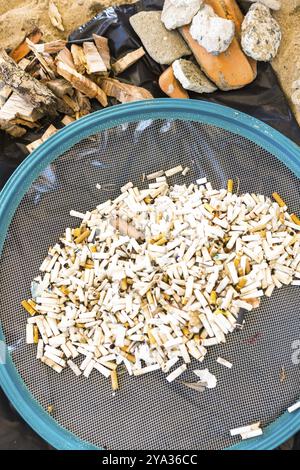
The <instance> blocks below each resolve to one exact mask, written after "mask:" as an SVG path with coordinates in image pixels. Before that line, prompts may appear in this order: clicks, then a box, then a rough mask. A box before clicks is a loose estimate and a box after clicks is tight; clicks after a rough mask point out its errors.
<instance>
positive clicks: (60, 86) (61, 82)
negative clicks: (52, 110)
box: [46, 78, 74, 98]
mask: <svg viewBox="0 0 300 470" xmlns="http://www.w3.org/2000/svg"><path fill="white" fill-rule="evenodd" d="M46 85H47V87H48V88H49V89H50V90H51V91H52V92H53V93H54V94H55V95H56V96H58V97H59V98H63V97H64V96H65V95H69V96H73V95H74V89H73V87H72V85H71V84H70V82H68V81H67V80H65V79H64V78H55V79H54V80H50V81H48V82H47V83H46Z"/></svg>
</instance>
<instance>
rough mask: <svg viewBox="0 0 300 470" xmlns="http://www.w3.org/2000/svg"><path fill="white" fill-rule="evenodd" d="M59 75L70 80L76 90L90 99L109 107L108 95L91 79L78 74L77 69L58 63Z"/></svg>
mask: <svg viewBox="0 0 300 470" xmlns="http://www.w3.org/2000/svg"><path fill="white" fill-rule="evenodd" d="M57 73H58V74H59V75H61V76H62V77H64V78H65V79H66V80H68V81H69V82H70V83H71V84H72V86H73V87H74V88H76V90H79V91H81V92H82V93H83V94H84V95H86V96H88V97H89V98H96V100H98V101H99V103H100V104H101V105H102V106H104V107H105V106H107V104H108V103H107V96H106V94H105V93H104V91H103V90H102V89H101V88H100V87H99V86H98V85H96V83H94V82H92V81H91V80H90V79H89V78H87V77H84V76H83V75H81V74H80V73H78V72H76V70H75V69H73V68H71V67H69V66H68V65H66V64H64V63H63V62H60V61H58V62H57Z"/></svg>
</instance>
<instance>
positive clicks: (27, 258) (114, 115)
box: [0, 99, 300, 450]
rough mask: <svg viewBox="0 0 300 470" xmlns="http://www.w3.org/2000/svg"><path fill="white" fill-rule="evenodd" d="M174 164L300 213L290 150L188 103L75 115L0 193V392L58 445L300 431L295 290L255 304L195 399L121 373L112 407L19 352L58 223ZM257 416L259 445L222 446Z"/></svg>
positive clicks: (107, 395) (96, 381)
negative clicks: (211, 381) (1, 357)
mask: <svg viewBox="0 0 300 470" xmlns="http://www.w3.org/2000/svg"><path fill="white" fill-rule="evenodd" d="M179 164H182V165H183V166H188V167H190V168H191V171H190V172H189V173H188V175H187V176H186V177H183V176H179V177H174V182H175V181H176V182H178V183H181V184H183V183H184V182H187V183H190V182H194V181H195V180H196V179H197V178H200V177H203V176H206V177H207V179H208V180H209V181H211V182H212V184H213V186H215V187H216V188H219V187H224V185H225V184H226V181H227V180H228V179H229V178H233V179H237V178H238V179H239V185H240V188H239V191H240V192H241V193H242V192H246V191H247V192H248V191H249V192H259V193H263V194H266V195H270V194H271V193H272V192H273V191H277V192H278V193H279V194H281V195H282V197H283V198H284V199H285V200H286V201H287V204H288V207H289V210H290V211H291V212H293V211H295V212H299V195H300V183H299V177H300V153H299V148H298V147H297V146H296V145H295V144H293V143H292V142H291V141H290V140H288V139H287V138H286V137H284V136H282V135H281V134H280V133H278V132H277V131H275V130H274V129H272V128H271V127H269V126H267V125H265V124H263V123H262V122H260V121H258V120H256V119H254V118H251V117H250V116H247V115H245V114H242V113H240V112H237V111H234V110H232V109H230V108H225V107H223V106H219V105H215V104H210V103H204V102H201V103H199V102H197V101H193V100H186V101H183V100H168V99H167V100H164V99H162V100H154V101H147V102H138V103H133V104H128V105H121V106H116V107H113V108H109V109H106V110H102V111H100V112H96V113H93V114H91V115H90V116H87V117H85V118H83V119H80V120H79V121H78V122H75V123H74V124H71V125H69V126H68V127H66V128H64V129H63V130H61V131H59V132H58V133H57V134H56V135H55V136H53V137H51V138H50V139H49V140H47V142H46V143H45V144H43V145H42V146H41V147H39V148H38V149H37V150H36V151H34V152H33V153H32V154H31V155H30V156H29V157H28V158H27V159H26V160H25V161H24V162H23V163H22V165H20V167H19V168H18V169H17V170H16V171H15V173H14V174H13V176H12V177H11V179H10V180H9V181H8V183H7V184H6V186H5V188H4V190H3V191H2V194H1V199H0V223H1V233H0V248H1V249H2V256H1V259H0V307H1V308H0V319H1V326H2V331H1V338H0V339H2V340H3V341H5V343H6V345H7V354H6V361H4V362H5V363H4V364H2V365H0V384H1V386H2V387H3V389H4V391H5V393H6V394H7V396H8V398H9V399H10V400H11V402H12V403H13V405H14V406H15V408H16V409H17V410H18V411H19V413H20V414H21V415H22V416H23V418H24V419H25V420H26V421H27V422H28V423H29V424H30V425H31V426H32V427H33V428H34V429H35V430H36V431H37V432H38V433H39V434H40V435H41V436H42V437H43V438H44V439H45V440H47V441H48V442H49V443H50V444H51V445H53V446H54V447H56V448H60V449H89V448H108V449H157V450H158V449H176V450H181V449H219V448H227V447H232V446H233V447H234V448H239V449H242V448H243V449H246V448H251V449H263V448H264V449H266V448H268V449H269V448H274V447H276V446H278V445H279V444H280V443H282V442H283V441H284V440H286V439H287V438H288V437H289V436H291V435H292V434H294V433H295V432H297V430H298V429H299V428H300V411H296V412H295V413H293V414H289V413H287V412H286V410H287V408H288V406H290V405H292V404H293V403H295V402H296V401H297V400H298V399H299V390H300V375H299V360H298V355H297V354H296V353H297V351H295V349H294V348H295V347H296V346H295V345H297V340H298V341H299V339H300V326H299V324H300V323H299V291H298V290H297V287H284V288H282V289H279V290H277V291H276V292H275V294H274V295H273V296H272V297H271V299H264V300H263V302H262V305H261V307H260V308H259V309H257V310H254V311H253V312H251V313H250V314H249V315H248V317H247V323H246V326H245V328H244V330H243V331H241V332H235V333H233V334H231V335H229V336H227V343H226V344H224V345H218V346H215V347H213V348H210V349H209V354H208V355H207V359H206V360H205V362H204V363H203V364H202V365H201V367H202V366H203V368H204V367H208V368H209V370H210V371H211V372H212V373H214V374H215V375H216V376H217V379H218V384H217V387H216V388H215V389H212V390H206V391H205V392H204V393H200V392H196V391H193V390H190V389H187V388H184V387H183V386H182V385H181V384H180V383H172V384H168V383H167V382H166V380H165V376H164V374H163V373H160V372H157V373H156V372H155V373H152V374H149V375H146V376H141V377H128V376H127V375H126V374H124V375H121V377H120V386H121V387H120V391H119V392H118V393H117V394H116V396H115V397H113V396H112V392H111V388H110V384H109V382H108V381H107V380H106V379H105V378H102V376H100V375H99V374H97V373H96V374H92V375H91V376H90V377H89V378H88V379H86V378H85V377H80V378H78V377H76V376H75V375H74V374H73V373H72V371H71V370H65V371H63V372H62V374H56V373H55V372H54V371H53V370H52V369H49V368H48V367H47V366H45V365H44V364H42V363H41V362H39V361H37V360H36V359H35V354H36V351H35V346H34V345H26V344H25V324H26V312H23V309H22V308H21V307H20V302H21V300H22V299H24V298H28V296H29V292H30V291H29V288H30V282H31V280H32V279H33V277H35V276H36V275H37V273H38V268H39V265H40V263H41V261H42V260H43V258H44V257H45V255H46V253H47V249H48V247H49V246H50V245H51V244H53V243H55V241H56V240H57V239H58V237H59V235H60V234H61V233H62V232H63V231H64V229H65V227H67V226H69V225H71V226H75V224H76V222H74V219H72V218H71V217H70V216H69V211H70V209H76V210H79V211H86V210H88V209H90V208H94V207H95V206H96V205H97V204H100V203H101V202H104V201H105V200H107V199H109V198H113V197H115V196H116V195H117V194H118V192H119V188H120V186H122V185H123V184H125V183H126V182H128V181H133V183H134V184H135V185H138V186H139V187H143V182H142V175H143V173H146V174H148V173H151V172H154V171H156V170H159V169H168V168H171V167H174V166H176V165H179ZM97 183H100V184H101V185H102V189H101V190H99V189H97V188H96V184H97ZM219 355H220V356H222V357H225V358H226V359H228V360H230V361H231V362H232V363H233V368H232V369H231V370H229V369H226V368H224V367H222V366H220V365H218V364H217V363H216V358H217V357H218V356H219ZM196 367H197V368H199V363H197V362H196V361H195V362H194V363H193V364H192V366H191V367H190V368H189V372H187V373H186V375H185V376H184V380H189V379H191V380H193V374H192V370H193V368H196ZM201 367H200V368H201ZM283 370H284V372H285V374H284V375H285V377H284V380H282V371H283ZM49 405H51V406H52V407H53V414H52V416H50V415H49V414H48V413H47V411H46V410H47V408H48V406H49ZM257 420H261V422H262V426H263V429H264V434H263V435H262V436H260V437H258V438H254V439H251V440H249V441H246V442H242V443H239V439H238V438H236V437H231V436H230V433H229V430H230V429H232V428H235V427H238V426H243V425H247V424H250V423H252V422H254V421H257Z"/></svg>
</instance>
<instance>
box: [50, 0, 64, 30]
mask: <svg viewBox="0 0 300 470" xmlns="http://www.w3.org/2000/svg"><path fill="white" fill-rule="evenodd" d="M48 15H49V18H50V21H51V23H52V24H53V26H54V27H55V28H57V29H59V31H64V30H65V28H64V25H63V22H62V17H61V14H60V12H59V9H58V8H57V6H56V4H55V3H54V2H53V1H52V0H50V1H49V9H48Z"/></svg>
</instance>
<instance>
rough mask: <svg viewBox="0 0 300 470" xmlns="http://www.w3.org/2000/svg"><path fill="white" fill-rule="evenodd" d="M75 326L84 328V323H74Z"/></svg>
mask: <svg viewBox="0 0 300 470" xmlns="http://www.w3.org/2000/svg"><path fill="white" fill-rule="evenodd" d="M75 326H76V328H85V324H84V323H76V324H75Z"/></svg>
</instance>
